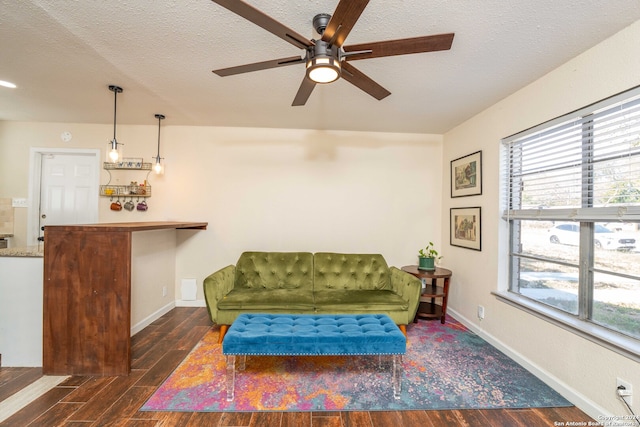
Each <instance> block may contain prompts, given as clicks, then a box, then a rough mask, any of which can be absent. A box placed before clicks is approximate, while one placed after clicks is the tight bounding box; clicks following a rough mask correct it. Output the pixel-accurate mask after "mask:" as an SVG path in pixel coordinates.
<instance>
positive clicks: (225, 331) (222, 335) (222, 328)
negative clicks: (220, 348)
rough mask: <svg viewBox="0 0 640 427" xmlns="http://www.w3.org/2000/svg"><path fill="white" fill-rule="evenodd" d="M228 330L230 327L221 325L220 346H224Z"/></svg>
mask: <svg viewBox="0 0 640 427" xmlns="http://www.w3.org/2000/svg"><path fill="white" fill-rule="evenodd" d="M227 329H229V325H220V336H219V337H218V344H222V340H223V339H224V335H225V334H226V333H227Z"/></svg>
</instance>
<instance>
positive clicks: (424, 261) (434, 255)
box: [418, 242, 442, 271]
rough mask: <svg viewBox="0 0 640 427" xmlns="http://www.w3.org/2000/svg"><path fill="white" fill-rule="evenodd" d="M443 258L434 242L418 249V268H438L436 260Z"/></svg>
mask: <svg viewBox="0 0 640 427" xmlns="http://www.w3.org/2000/svg"><path fill="white" fill-rule="evenodd" d="M440 258H442V257H441V256H440V255H439V254H438V251H437V250H435V248H434V247H433V242H429V244H428V245H427V246H426V247H425V248H423V249H420V250H419V251H418V270H427V271H433V270H435V269H436V260H438V259H440Z"/></svg>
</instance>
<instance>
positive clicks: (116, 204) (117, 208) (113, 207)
mask: <svg viewBox="0 0 640 427" xmlns="http://www.w3.org/2000/svg"><path fill="white" fill-rule="evenodd" d="M111 210H112V211H121V210H122V205H121V204H120V202H113V203H111Z"/></svg>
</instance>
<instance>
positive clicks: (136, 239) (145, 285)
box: [131, 230, 177, 335]
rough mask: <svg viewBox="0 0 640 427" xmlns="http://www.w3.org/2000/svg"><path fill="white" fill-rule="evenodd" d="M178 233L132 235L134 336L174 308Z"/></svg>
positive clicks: (132, 326) (132, 333) (164, 232)
mask: <svg viewBox="0 0 640 427" xmlns="http://www.w3.org/2000/svg"><path fill="white" fill-rule="evenodd" d="M176 233H177V231H176V230H153V231H136V232H135V233H132V235H131V284H132V285H131V335H134V334H136V333H137V332H139V331H141V330H142V329H144V328H145V327H146V326H148V325H149V324H150V323H151V322H153V321H154V320H156V319H157V318H158V317H160V316H162V315H163V314H165V313H167V312H168V311H169V310H171V309H172V308H173V307H175V299H176V293H175V289H174V282H175V275H176V267H175V259H176Z"/></svg>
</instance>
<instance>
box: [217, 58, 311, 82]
mask: <svg viewBox="0 0 640 427" xmlns="http://www.w3.org/2000/svg"><path fill="white" fill-rule="evenodd" d="M304 62H305V60H304V58H301V57H299V56H290V57H289V58H280V59H272V60H270V61H263V62H255V63H253V64H245V65H238V66H236V67H229V68H221V69H219V70H213V72H214V73H215V74H217V75H219V76H220V77H226V76H233V75H234V74H242V73H249V72H251V71H258V70H267V69H269V68H276V67H284V66H286V65H293V64H304Z"/></svg>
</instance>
